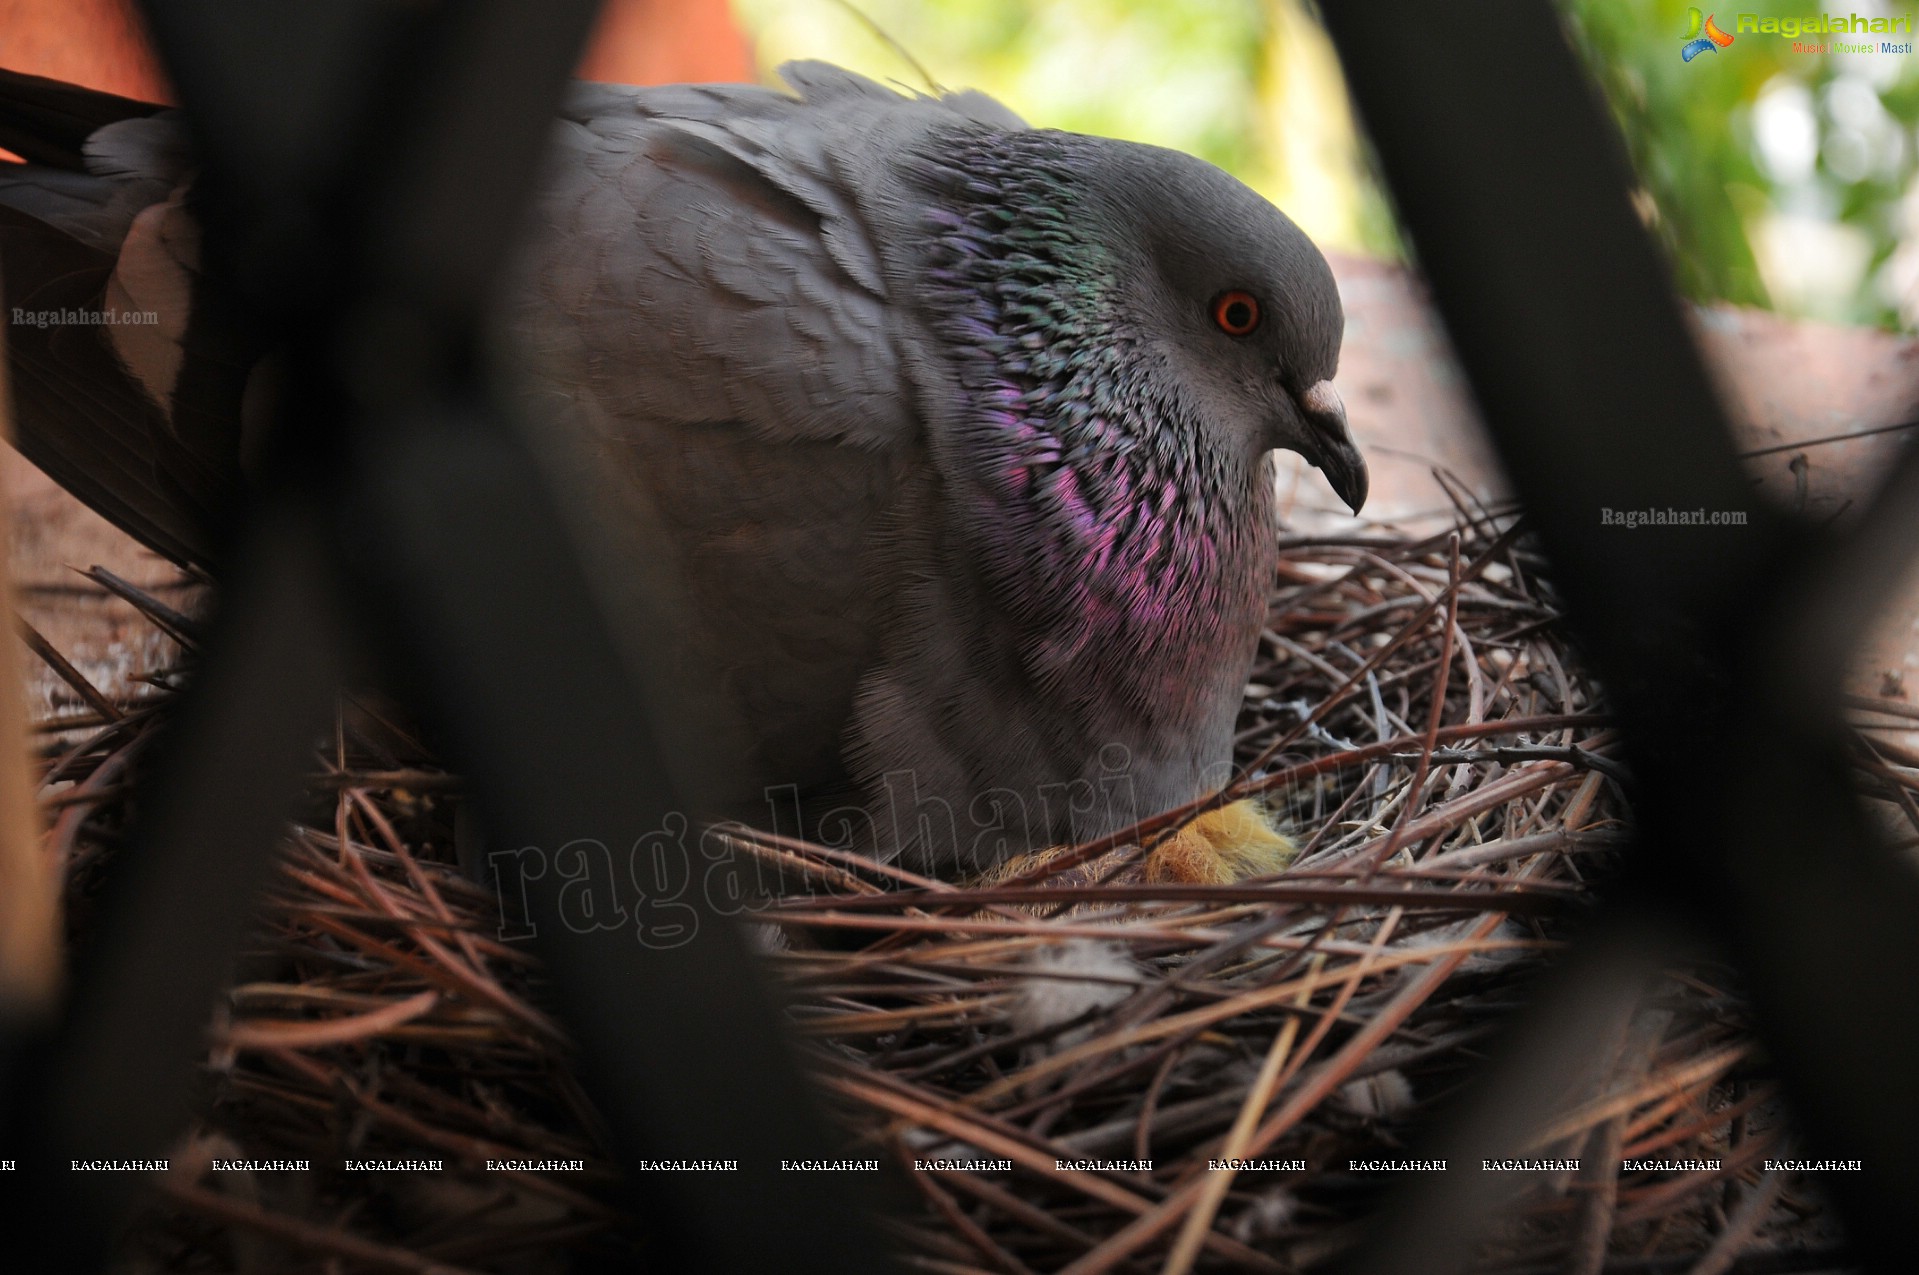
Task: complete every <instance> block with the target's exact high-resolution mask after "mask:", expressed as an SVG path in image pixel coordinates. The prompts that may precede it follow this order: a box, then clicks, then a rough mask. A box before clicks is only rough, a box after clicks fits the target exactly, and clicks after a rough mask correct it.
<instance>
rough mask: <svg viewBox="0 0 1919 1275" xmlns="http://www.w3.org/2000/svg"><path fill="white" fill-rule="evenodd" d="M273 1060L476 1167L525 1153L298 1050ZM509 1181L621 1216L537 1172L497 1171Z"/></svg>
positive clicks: (584, 1209) (593, 1211)
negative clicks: (429, 1115) (382, 1095)
mask: <svg viewBox="0 0 1919 1275" xmlns="http://www.w3.org/2000/svg"><path fill="white" fill-rule="evenodd" d="M269 1056H270V1057H272V1058H273V1059H274V1060H275V1061H277V1062H278V1063H280V1065H281V1066H283V1067H286V1068H288V1069H289V1070H291V1071H293V1072H294V1073H296V1074H298V1075H300V1076H302V1077H304V1078H305V1079H306V1081H307V1083H308V1084H311V1085H314V1086H316V1087H318V1088H319V1089H321V1090H322V1091H324V1092H327V1093H333V1094H344V1095H345V1096H346V1097H348V1098H350V1099H352V1101H353V1103H354V1104H355V1105H356V1106H358V1107H359V1108H360V1110H362V1111H364V1112H365V1113H366V1114H367V1115H368V1116H369V1117H371V1118H372V1119H374V1120H376V1121H378V1122H380V1123H382V1124H385V1125H387V1126H389V1127H390V1128H393V1129H396V1130H398V1131H399V1132H401V1133H402V1134H405V1135H406V1136H407V1137H410V1138H413V1139H415V1140H416V1141H418V1142H420V1143H423V1144H425V1145H426V1146H429V1147H434V1148H436V1149H438V1150H441V1151H444V1152H446V1153H447V1154H448V1155H449V1156H456V1157H458V1158H460V1159H463V1160H466V1161H469V1162H470V1163H474V1164H484V1163H485V1162H486V1161H488V1160H512V1159H516V1158H518V1157H519V1156H520V1154H521V1149H520V1148H519V1147H516V1146H511V1145H508V1144H507V1143H504V1142H500V1141H497V1140H495V1139H493V1138H479V1137H474V1136H472V1135H471V1134H464V1133H456V1132H454V1131H453V1130H451V1129H443V1128H440V1127H439V1126H437V1125H432V1124H428V1123H427V1122H426V1121H424V1120H421V1119H420V1118H419V1117H417V1116H415V1115H413V1114H412V1113H411V1112H407V1111H402V1110H400V1108H398V1107H396V1106H394V1105H393V1104H392V1103H389V1102H382V1101H381V1100H380V1099H378V1098H376V1097H374V1096H373V1095H372V1094H370V1093H367V1092H365V1090H364V1089H363V1088H362V1087H361V1085H360V1084H359V1082H357V1081H355V1080H354V1079H352V1078H351V1077H349V1076H346V1075H344V1074H342V1073H341V1072H340V1071H339V1070H338V1069H337V1068H332V1067H327V1066H325V1065H323V1064H321V1063H320V1062H318V1061H316V1060H314V1059H312V1058H309V1057H307V1056H306V1055H305V1054H302V1053H300V1052H298V1051H297V1050H292V1049H275V1050H271V1051H269ZM497 1172H498V1173H499V1175H500V1176H501V1177H503V1178H509V1179H511V1180H513V1181H515V1182H518V1183H520V1184H521V1185H522V1186H524V1187H526V1189H527V1190H529V1191H533V1192H536V1193H538V1194H540V1195H544V1196H546V1197H548V1198H549V1199H553V1200H558V1201H560V1202H561V1203H563V1204H565V1205H567V1207H569V1208H572V1209H575V1210H577V1211H579V1212H581V1213H583V1214H586V1215H587V1216H589V1217H617V1216H618V1214H616V1213H615V1211H614V1210H612V1209H609V1208H608V1207H607V1206H606V1205H605V1204H603V1203H601V1202H600V1201H598V1200H596V1199H594V1198H592V1197H591V1196H589V1195H585V1194H582V1193H581V1192H579V1191H575V1190H573V1189H572V1188H571V1187H568V1186H564V1185H562V1184H560V1183H558V1182H555V1181H553V1180H552V1179H550V1178H544V1177H541V1176H540V1175H539V1174H537V1173H523V1172H521V1171H519V1170H517V1169H511V1170H509V1169H500V1170H497Z"/></svg>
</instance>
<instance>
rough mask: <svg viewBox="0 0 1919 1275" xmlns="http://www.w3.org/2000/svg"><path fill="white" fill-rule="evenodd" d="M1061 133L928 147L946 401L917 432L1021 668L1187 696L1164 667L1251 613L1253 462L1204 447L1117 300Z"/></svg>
mask: <svg viewBox="0 0 1919 1275" xmlns="http://www.w3.org/2000/svg"><path fill="white" fill-rule="evenodd" d="M1081 141H1083V139H1074V138H1070V137H1068V136H1065V135H1061V134H1049V133H1011V134H1005V133H1001V134H979V135H972V136H969V137H968V138H966V139H963V140H962V142H961V144H959V145H957V146H949V147H947V148H945V149H944V150H943V151H942V155H941V159H940V165H941V169H942V171H941V174H940V175H941V176H942V177H944V178H945V180H944V181H942V182H941V183H940V186H941V191H942V193H943V194H944V196H945V200H944V202H943V204H942V205H941V206H939V207H938V208H937V209H936V210H935V211H934V212H933V213H932V214H931V224H930V229H931V231H932V241H931V245H930V250H929V253H928V264H927V266H926V271H925V275H924V281H925V287H924V288H923V290H922V296H923V297H924V298H925V301H926V303H927V305H928V307H929V311H930V313H931V317H932V325H933V327H934V328H935V330H936V332H937V334H938V335H939V337H940V338H941V339H942V344H943V346H944V347H945V349H946V351H947V352H948V353H949V355H950V356H951V358H952V360H953V366H954V367H955V368H956V370H957V374H958V378H959V381H960V387H961V390H962V392H963V397H964V402H963V403H962V404H961V405H960V407H959V410H958V411H957V412H956V413H954V414H953V415H952V418H951V419H952V420H953V422H954V425H953V428H951V429H949V430H945V431H941V433H942V434H943V435H944V437H943V438H941V439H939V440H937V441H936V443H935V446H936V450H940V451H943V452H944V455H943V456H941V458H940V459H941V461H942V467H943V468H944V469H945V470H946V472H947V473H948V475H949V480H957V483H956V487H957V490H956V492H955V496H956V498H957V499H959V500H961V501H963V502H965V505H966V509H965V513H964V517H965V518H966V520H967V521H968V523H969V524H970V529H969V535H970V536H971V537H973V538H974V539H975V541H976V548H977V549H979V550H980V551H981V553H980V557H981V560H982V561H984V562H985V563H986V564H987V571H988V574H989V582H990V584H991V585H992V587H993V589H994V592H995V593H996V594H997V596H998V597H999V598H1000V600H1001V601H1002V603H1003V604H1004V605H1005V606H1006V608H1007V609H1008V610H1009V611H1010V612H1012V613H1013V614H1014V615H1015V617H1017V618H1024V619H1027V620H1028V621H1030V623H1031V630H1030V631H1032V632H1034V633H1036V634H1038V635H1039V641H1038V642H1037V643H1036V645H1037V646H1038V647H1040V648H1042V649H1037V650H1029V651H1028V652H1027V653H1026V654H1027V658H1028V661H1029V663H1037V664H1038V665H1039V666H1040V667H1039V668H1037V669H1035V672H1036V673H1038V674H1039V675H1040V676H1042V677H1045V678H1049V679H1050V678H1053V677H1059V678H1068V677H1073V676H1076V675H1078V674H1083V673H1092V674H1094V675H1096V676H1101V677H1104V678H1106V680H1108V681H1111V680H1112V679H1113V677H1114V676H1115V675H1117V676H1120V677H1122V678H1124V679H1130V680H1140V681H1141V682H1142V685H1141V686H1140V688H1139V694H1140V696H1141V697H1142V698H1150V697H1153V696H1156V695H1159V694H1161V693H1163V691H1164V689H1165V688H1167V687H1173V688H1179V687H1181V686H1182V685H1183V686H1184V687H1185V688H1186V689H1187V690H1188V691H1189V692H1190V691H1191V689H1192V687H1193V686H1194V685H1195V682H1194V681H1192V680H1188V681H1186V682H1184V683H1182V682H1181V680H1180V679H1181V678H1188V679H1191V677H1192V675H1193V672H1194V670H1192V669H1188V668H1185V667H1184V666H1185V665H1186V664H1188V663H1189V662H1190V663H1192V664H1195V665H1198V666H1204V667H1208V668H1217V667H1218V666H1219V661H1220V655H1221V650H1222V648H1225V647H1237V646H1240V645H1244V644H1246V643H1247V642H1249V641H1250V638H1249V637H1248V626H1249V625H1250V626H1251V630H1252V631H1253V632H1256V630H1257V624H1258V616H1259V615H1261V614H1263V607H1264V598H1265V590H1266V587H1267V585H1268V583H1269V581H1268V580H1267V579H1266V578H1265V574H1263V569H1262V566H1261V563H1262V561H1263V560H1264V558H1265V557H1266V556H1267V555H1266V554H1265V553H1263V552H1262V548H1263V547H1264V546H1269V545H1270V544H1271V543H1272V540H1273V530H1272V505H1271V501H1272V496H1271V484H1270V477H1269V475H1268V473H1267V466H1266V465H1265V464H1264V463H1263V462H1262V463H1256V464H1249V463H1248V462H1247V460H1246V459H1245V458H1243V457H1237V456H1229V455H1223V454H1219V453H1217V452H1216V451H1214V450H1211V449H1209V447H1208V444H1207V442H1206V440H1207V439H1208V438H1209V437H1210V432H1209V431H1206V430H1203V429H1201V428H1199V422H1198V421H1197V420H1196V419H1194V417H1193V415H1192V409H1191V408H1189V407H1188V406H1186V404H1185V403H1184V402H1183V399H1182V395H1180V394H1179V392H1178V388H1177V386H1176V385H1175V384H1174V383H1173V382H1172V380H1171V373H1170V372H1169V371H1168V370H1167V369H1166V368H1165V367H1164V366H1163V365H1162V364H1161V363H1160V362H1159V361H1158V359H1157V358H1156V357H1155V353H1154V347H1153V342H1152V340H1151V338H1150V337H1149V335H1148V334H1147V333H1146V332H1144V331H1142V330H1141V329H1140V325H1139V324H1138V322H1137V321H1135V320H1134V318H1133V317H1132V316H1130V315H1129V314H1128V313H1127V311H1126V309H1125V308H1124V304H1123V301H1122V296H1123V289H1122V288H1121V286H1120V282H1119V278H1118V271H1119V270H1120V269H1121V268H1122V264H1121V263H1122V261H1123V258H1122V257H1120V256H1119V255H1118V253H1119V250H1118V249H1117V248H1116V247H1115V246H1114V245H1113V244H1111V243H1110V242H1107V241H1104V240H1102V239H1101V237H1100V236H1099V233H1098V228H1099V225H1100V220H1101V219H1100V216H1099V210H1098V209H1095V208H1092V207H1089V206H1087V205H1085V204H1083V203H1082V201H1081V198H1080V195H1079V192H1078V189H1077V187H1076V181H1075V175H1074V172H1075V170H1074V158H1075V156H1074V152H1073V150H1072V147H1073V146H1074V145H1075V144H1077V143H1079V142H1081ZM982 505H983V506H984V507H983V508H982V507H980V506H982ZM1229 663H1230V662H1229ZM1109 666H1110V667H1109ZM1205 680H1206V679H1205V678H1203V677H1201V678H1199V679H1198V681H1199V682H1200V683H1203V682H1204V681H1205ZM1149 683H1150V685H1149ZM1235 689H1236V688H1235Z"/></svg>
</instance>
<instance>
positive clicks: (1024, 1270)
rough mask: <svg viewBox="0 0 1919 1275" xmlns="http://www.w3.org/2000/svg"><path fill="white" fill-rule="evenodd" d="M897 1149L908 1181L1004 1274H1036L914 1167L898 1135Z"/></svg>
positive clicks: (947, 1222)
mask: <svg viewBox="0 0 1919 1275" xmlns="http://www.w3.org/2000/svg"><path fill="white" fill-rule="evenodd" d="M893 1151H894V1155H895V1156H896V1157H897V1158H898V1159H899V1161H900V1168H901V1170H902V1171H904V1172H905V1174H906V1179H907V1181H909V1182H911V1183H912V1184H913V1185H914V1186H915V1187H918V1188H919V1192H920V1194H921V1195H924V1196H925V1197H926V1199H927V1202H928V1203H930V1204H931V1205H932V1206H933V1208H934V1210H935V1211H936V1212H937V1213H938V1214H939V1215H940V1216H941V1217H942V1218H945V1219H946V1224H947V1225H948V1226H950V1227H952V1228H953V1230H954V1231H956V1232H958V1234H959V1235H960V1237H961V1238H962V1239H964V1240H965V1241H966V1242H967V1243H968V1244H971V1245H972V1246H973V1247H974V1248H976V1249H978V1250H979V1252H980V1255H981V1256H982V1257H984V1258H985V1259H986V1260H987V1261H989V1262H991V1263H992V1264H993V1266H994V1268H995V1269H997V1270H999V1271H1000V1272H1002V1275H1033V1270H1032V1268H1031V1267H1029V1266H1028V1265H1026V1263H1024V1262H1022V1261H1020V1260H1019V1258H1017V1257H1015V1256H1013V1255H1012V1254H1011V1253H1009V1252H1008V1251H1007V1250H1006V1249H1005V1248H1004V1247H1003V1246H1002V1245H1000V1244H999V1243H998V1242H997V1241H995V1240H994V1239H993V1237H992V1236H990V1235H988V1234H987V1233H986V1229H985V1228H984V1227H982V1226H981V1225H980V1224H979V1223H978V1222H975V1221H974V1220H973V1219H972V1218H970V1217H968V1216H966V1214H965V1212H964V1211H963V1210H962V1209H961V1208H960V1206H959V1204H958V1202H956V1201H955V1200H954V1199H953V1197H952V1194H951V1193H950V1192H948V1191H947V1190H946V1189H945V1188H943V1187H942V1186H941V1185H940V1184H939V1183H938V1182H936V1181H934V1180H933V1178H932V1176H931V1175H930V1174H925V1173H918V1172H915V1171H914V1169H913V1157H912V1154H911V1153H910V1152H909V1151H907V1149H906V1148H905V1146H904V1145H903V1144H902V1143H901V1142H900V1140H899V1139H898V1138H895V1139H893Z"/></svg>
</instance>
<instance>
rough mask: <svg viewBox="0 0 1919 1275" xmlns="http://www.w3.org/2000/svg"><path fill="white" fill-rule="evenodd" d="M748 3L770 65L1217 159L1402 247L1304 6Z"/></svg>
mask: <svg viewBox="0 0 1919 1275" xmlns="http://www.w3.org/2000/svg"><path fill="white" fill-rule="evenodd" d="M854 3H855V4H857V7H858V10H859V12H860V13H863V14H864V15H865V16H866V18H867V19H870V23H871V25H870V26H869V25H868V24H867V23H866V22H863V21H862V20H861V19H860V18H859V17H858V16H855V14H854V13H852V12H851V11H850V10H849V7H848V6H846V5H844V4H841V3H837V2H836V0H735V9H736V12H737V13H738V14H739V17H740V19H741V21H742V23H743V25H744V26H745V27H746V28H747V30H748V31H749V33H750V34H751V35H752V37H753V39H754V41H755V44H756V45H757V47H758V49H759V53H760V59H761V62H762V64H763V65H764V66H765V68H766V70H767V71H768V72H769V73H770V72H771V70H772V68H773V66H775V65H777V63H779V62H781V61H783V60H785V59H787V58H793V57H822V58H826V59H828V60H830V61H834V62H838V63H840V64H842V65H844V66H848V67H851V68H852V69H854V70H857V71H861V72H863V73H865V74H867V75H872V76H875V77H877V78H881V79H896V80H898V81H900V82H902V83H904V84H906V85H908V86H910V87H913V88H917V89H922V90H924V89H925V88H927V87H928V86H927V85H926V83H925V82H924V80H923V79H922V78H921V77H920V76H919V75H918V74H917V73H916V72H915V70H914V69H913V68H912V66H911V65H910V63H909V62H908V61H907V59H906V58H904V57H902V56H900V55H899V54H898V53H897V52H896V51H895V50H893V49H891V48H889V47H888V46H887V44H886V43H885V42H884V40H882V39H881V38H880V37H879V36H878V35H876V34H875V31H874V29H873V28H875V27H877V28H878V29H879V30H880V31H883V32H884V33H885V35H886V36H887V37H890V38H891V39H892V40H893V41H896V42H897V44H898V45H899V46H900V47H901V48H903V49H904V50H906V51H907V53H909V54H910V55H911V57H912V58H913V59H915V60H917V61H919V62H920V63H922V64H924V66H925V67H926V69H927V71H928V73H930V75H931V76H932V77H933V78H934V79H935V80H937V81H938V82H940V83H941V84H943V85H946V86H950V87H956V88H961V87H963V88H977V89H981V90H984V91H985V92H987V93H990V94H992V95H993V96H994V97H997V98H999V99H1000V100H1001V101H1004V102H1005V103H1006V104H1007V105H1009V106H1011V107H1012V108H1013V109H1014V110H1016V111H1018V112H1019V113H1020V114H1021V115H1023V116H1024V117H1026V118H1027V119H1028V120H1031V121H1032V122H1034V123H1035V124H1038V125H1042V126H1045V127H1051V128H1064V129H1072V130H1075V131H1079V132H1087V133H1098V134H1102V135H1104V136H1108V137H1122V138H1128V139H1130V140H1133V141H1141V142H1151V143H1153V144H1155V145H1159V146H1171V147H1174V148H1177V149H1179V150H1183V151H1186V152H1188V153H1190V154H1194V155H1198V156H1200V157H1201V158H1202V159H1206V160H1209V161H1211V162H1212V163H1214V164H1217V165H1219V166H1220V167H1221V168H1224V169H1225V170H1226V171H1228V172H1230V173H1232V174H1234V175H1235V176H1237V177H1239V178H1240V179H1241V180H1242V181H1244V182H1246V183H1247V184H1248V185H1250V186H1252V187H1253V188H1254V189H1256V190H1258V191H1260V192H1261V193H1262V194H1264V195H1266V196H1267V197H1268V198H1270V199H1272V200H1273V201H1274V202H1275V203H1277V204H1279V205H1280V207H1282V208H1284V209H1286V210H1287V211H1288V212H1289V213H1291V214H1292V215H1293V217H1294V219H1295V220H1297V221H1298V222H1299V223H1300V224H1301V226H1302V227H1304V228H1305V229H1306V231H1307V233H1309V234H1311V235H1313V236H1314V237H1315V238H1316V239H1318V240H1319V241H1320V242H1322V243H1324V244H1327V245H1329V246H1335V247H1345V248H1349V249H1358V250H1362V251H1370V252H1373V253H1376V254H1382V255H1393V254H1394V253H1395V251H1396V247H1397V239H1396V237H1395V235H1394V233H1393V230H1392V224H1391V216H1390V214H1389V213H1388V212H1387V209H1386V204H1385V201H1384V200H1383V199H1382V198H1381V197H1380V195H1379V192H1378V189H1377V186H1376V185H1375V184H1374V183H1372V182H1371V181H1370V180H1369V179H1368V177H1367V175H1366V173H1365V171H1364V169H1363V165H1362V163H1361V160H1360V156H1359V148H1358V145H1357V143H1356V140H1355V138H1354V134H1353V129H1352V122H1351V118H1350V113H1349V111H1348V109H1347V106H1346V102H1345V95H1344V91H1343V89H1342V88H1341V86H1340V84H1339V80H1338V74H1337V69H1336V63H1335V61H1334V59H1333V57H1332V54H1331V50H1330V47H1329V46H1328V45H1327V43H1326V40H1325V37H1324V35H1323V33H1321V32H1320V31H1319V30H1318V28H1317V26H1316V25H1315V24H1314V23H1313V22H1311V20H1310V19H1308V18H1307V17H1306V16H1305V12H1306V11H1305V6H1304V3H1303V0H1205V3H1195V0H854Z"/></svg>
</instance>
